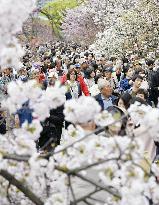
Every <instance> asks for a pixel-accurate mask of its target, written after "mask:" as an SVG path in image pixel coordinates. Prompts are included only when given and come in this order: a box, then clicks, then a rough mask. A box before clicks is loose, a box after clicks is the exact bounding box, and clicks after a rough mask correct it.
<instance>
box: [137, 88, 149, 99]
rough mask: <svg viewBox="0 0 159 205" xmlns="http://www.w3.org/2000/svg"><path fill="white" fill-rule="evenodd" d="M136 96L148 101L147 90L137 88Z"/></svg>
mask: <svg viewBox="0 0 159 205" xmlns="http://www.w3.org/2000/svg"><path fill="white" fill-rule="evenodd" d="M136 97H139V98H141V99H143V100H144V101H146V102H147V101H148V92H147V91H146V90H144V89H142V88H139V89H138V91H137V93H136Z"/></svg>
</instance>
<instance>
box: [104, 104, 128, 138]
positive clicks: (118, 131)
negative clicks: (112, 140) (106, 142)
mask: <svg viewBox="0 0 159 205" xmlns="http://www.w3.org/2000/svg"><path fill="white" fill-rule="evenodd" d="M107 111H108V112H109V113H111V114H112V116H113V118H114V120H116V121H118V122H116V123H114V124H113V125H110V126H108V127H107V131H108V133H109V135H110V136H115V135H120V136H124V135H126V126H127V121H128V116H127V115H125V113H124V112H123V111H122V110H121V109H120V108H118V107H117V106H111V107H109V108H107ZM120 119H121V120H120Z"/></svg>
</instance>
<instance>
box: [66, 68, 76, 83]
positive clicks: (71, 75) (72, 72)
mask: <svg viewBox="0 0 159 205" xmlns="http://www.w3.org/2000/svg"><path fill="white" fill-rule="evenodd" d="M67 80H70V81H76V80H77V71H76V70H75V69H69V71H68V73H67Z"/></svg>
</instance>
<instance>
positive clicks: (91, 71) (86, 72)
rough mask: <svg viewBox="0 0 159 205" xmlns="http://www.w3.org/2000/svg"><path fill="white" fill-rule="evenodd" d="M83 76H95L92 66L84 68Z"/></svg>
mask: <svg viewBox="0 0 159 205" xmlns="http://www.w3.org/2000/svg"><path fill="white" fill-rule="evenodd" d="M84 73H85V77H86V78H87V79H91V78H94V77H95V72H94V68H93V67H89V68H87V69H86V70H85V72H84Z"/></svg>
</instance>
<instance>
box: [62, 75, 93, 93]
mask: <svg viewBox="0 0 159 205" xmlns="http://www.w3.org/2000/svg"><path fill="white" fill-rule="evenodd" d="M77 80H78V82H79V83H80V86H81V90H82V92H83V93H84V95H85V96H90V94H89V90H88V87H87V85H86V83H85V82H84V79H83V77H82V75H78V78H77ZM60 81H61V83H62V84H65V82H66V81H67V76H66V75H63V76H62V77H61V78H60Z"/></svg>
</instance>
